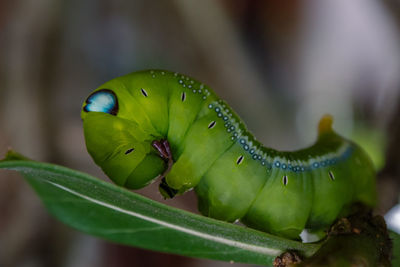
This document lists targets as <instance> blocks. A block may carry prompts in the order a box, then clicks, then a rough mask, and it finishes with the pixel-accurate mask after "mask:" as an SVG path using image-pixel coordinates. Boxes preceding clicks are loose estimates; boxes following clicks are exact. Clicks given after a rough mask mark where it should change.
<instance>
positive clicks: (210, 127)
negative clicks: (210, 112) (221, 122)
mask: <svg viewBox="0 0 400 267" xmlns="http://www.w3.org/2000/svg"><path fill="white" fill-rule="evenodd" d="M215 124H216V122H215V121H212V122H210V124H209V125H208V129H212V128H213V127H214V126H215Z"/></svg>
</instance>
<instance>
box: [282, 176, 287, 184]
mask: <svg viewBox="0 0 400 267" xmlns="http://www.w3.org/2000/svg"><path fill="white" fill-rule="evenodd" d="M288 182H289V179H288V177H287V175H284V176H283V178H282V183H283V185H285V186H286V185H287V184H288Z"/></svg>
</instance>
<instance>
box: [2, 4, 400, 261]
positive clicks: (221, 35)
mask: <svg viewBox="0 0 400 267" xmlns="http://www.w3.org/2000/svg"><path fill="white" fill-rule="evenodd" d="M399 26H400V2H399V1H389V0H387V1H373V0H370V1H364V0H353V1H346V0H326V1H319V0H302V1H301V0H297V1H263V0H254V1H243V0H242V1H228V0H218V1H215V0H202V1H195V0H173V1H146V0H135V1H124V0H114V1H107V0H96V1H95V0H87V1H78V0H69V1H66V0H65V1H54V0H14V1H7V0H6V1H0V154H1V155H4V153H5V152H6V151H7V149H8V148H9V147H12V148H13V149H15V150H17V151H19V152H21V153H23V154H24V155H26V156H28V157H30V158H32V159H35V160H41V161H47V162H52V163H57V164H62V165H65V166H67V167H70V168H74V169H78V170H81V171H84V172H88V173H90V174H92V175H95V176H97V177H101V178H103V179H106V180H107V178H106V177H105V176H104V174H103V173H102V172H101V170H100V169H99V168H98V167H97V166H95V164H94V163H93V161H92V160H91V158H90V157H89V155H88V154H87V152H86V147H85V144H84V139H83V131H82V124H81V120H80V117H79V115H80V107H81V104H82V102H83V101H84V100H85V98H86V96H87V95H88V94H89V93H90V92H91V91H92V90H93V89H94V88H96V87H97V86H98V85H100V84H102V83H104V82H105V81H107V80H110V79H112V78H114V77H116V76H121V75H123V74H126V73H129V72H132V71H137V70H142V69H148V68H162V69H167V70H171V71H178V72H182V73H184V74H187V75H190V76H192V77H194V78H196V79H198V80H200V81H202V82H204V83H205V84H207V85H209V86H210V87H211V88H214V90H215V92H216V93H217V94H218V95H219V96H220V97H222V98H224V99H225V100H226V101H227V102H228V103H229V104H230V105H231V106H232V107H233V108H234V110H235V111H237V113H238V114H239V115H240V116H241V117H242V119H243V120H244V121H245V122H246V124H247V126H248V128H249V129H250V130H251V131H252V132H253V133H254V134H255V136H256V137H257V138H258V140H260V141H261V142H263V143H264V144H265V145H267V146H270V147H273V148H277V149H284V150H293V149H298V148H301V147H304V146H307V145H310V144H312V142H313V141H314V140H315V138H316V134H317V132H316V126H317V124H318V120H319V118H320V117H322V115H324V114H326V113H330V114H332V115H333V116H334V118H335V122H334V128H335V129H336V130H337V131H338V132H339V133H340V134H342V135H344V136H347V137H349V138H353V139H354V140H356V142H358V143H360V144H361V145H362V146H364V147H365V149H366V150H367V151H368V152H369V153H370V155H371V157H372V158H373V159H374V163H375V164H376V167H377V169H378V170H380V172H379V191H380V192H379V194H380V197H381V198H380V204H379V206H378V208H377V212H378V213H381V214H384V213H385V212H386V211H388V210H389V209H390V208H391V207H392V206H394V205H395V203H398V196H399V188H400V180H399V177H400V164H398V163H399V162H400V155H399V153H398V150H400V138H399V137H400V106H399V100H400V95H399V93H400V75H399V74H400V29H399ZM398 165H399V166H398ZM0 176H1V177H0V266H1V267H3V266H4V267H9V266H18V267H36V266H45V267H47V266H53V267H54V266H56V267H57V266H63V267H81V266H82V267H87V266H100V267H102V266H115V267H120V266H159V265H162V266H232V264H229V263H223V262H216V261H210V260H200V259H191V258H186V257H181V256H175V255H168V254H164V253H157V252H151V251H146V250H142V249H136V248H128V247H123V246H119V245H115V244H111V243H109V242H106V241H103V240H100V239H97V238H94V237H90V236H87V235H85V234H82V233H79V232H76V231H75V230H73V229H71V228H69V227H67V226H64V225H63V224H61V223H60V222H58V221H56V220H55V219H54V218H52V217H50V215H49V214H48V213H47V211H46V210H45V209H44V207H43V205H42V203H41V202H40V200H39V199H38V198H37V196H36V195H35V194H34V193H33V191H32V190H31V188H30V187H29V186H28V185H27V184H26V183H25V181H24V180H23V179H21V178H19V177H18V175H17V174H15V173H12V172H5V171H1V172H0ZM140 193H142V194H144V195H146V196H149V197H151V198H153V199H155V200H158V201H163V200H162V199H161V196H160V195H159V194H158V189H157V185H153V186H150V187H148V188H146V189H143V190H141V191H140ZM167 204H169V205H174V206H177V207H180V208H183V209H186V210H191V211H193V212H197V209H196V199H195V197H194V196H193V194H192V193H188V194H187V195H185V196H182V197H178V198H177V199H175V200H173V201H167ZM399 220H400V219H399ZM233 266H246V265H244V264H233Z"/></svg>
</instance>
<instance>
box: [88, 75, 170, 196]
mask: <svg viewBox="0 0 400 267" xmlns="http://www.w3.org/2000/svg"><path fill="white" fill-rule="evenodd" d="M119 79H120V78H117V79H114V80H112V81H110V82H107V83H105V84H104V85H102V86H100V87H99V88H97V89H96V90H95V91H94V92H92V93H91V94H90V95H89V96H88V97H87V98H86V100H85V101H84V103H83V105H82V110H81V118H82V120H83V129H84V135H85V141H86V147H87V150H88V152H89V154H90V155H91V156H92V158H93V160H94V161H95V163H96V164H97V165H99V166H100V167H101V168H102V170H103V171H104V172H105V173H106V174H107V176H108V177H109V178H110V179H111V180H113V181H114V182H115V183H117V184H119V185H122V186H125V187H128V188H132V189H138V188H142V187H144V186H146V185H147V184H149V183H150V182H152V181H153V180H155V178H157V177H158V176H159V175H160V174H162V173H163V172H164V170H165V169H166V167H167V166H166V162H165V159H163V158H161V157H160V156H159V154H158V153H157V151H156V150H155V149H154V148H153V147H152V141H153V140H154V136H152V135H151V134H150V133H151V132H150V131H151V128H150V127H147V128H146V124H144V123H141V121H140V120H141V119H143V115H142V114H141V111H140V109H138V108H137V103H136V101H135V99H134V98H133V97H132V95H131V94H130V93H129V91H128V90H127V89H126V87H125V85H124V84H123V83H122V82H121V81H120V80H119ZM141 116H142V117H141Z"/></svg>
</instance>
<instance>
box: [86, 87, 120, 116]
mask: <svg viewBox="0 0 400 267" xmlns="http://www.w3.org/2000/svg"><path fill="white" fill-rule="evenodd" d="M83 110H84V111H86V112H89V111H95V112H104V113H108V114H111V115H117V112H118V100H117V97H116V95H115V93H114V92H113V91H112V90H109V89H101V90H98V91H96V92H94V93H92V94H91V95H89V96H88V98H87V99H86V105H85V106H84V108H83Z"/></svg>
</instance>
